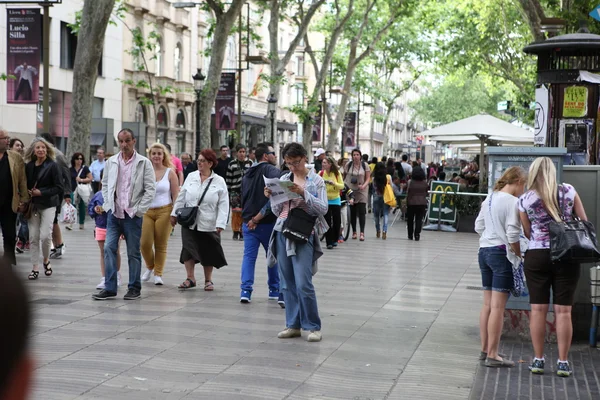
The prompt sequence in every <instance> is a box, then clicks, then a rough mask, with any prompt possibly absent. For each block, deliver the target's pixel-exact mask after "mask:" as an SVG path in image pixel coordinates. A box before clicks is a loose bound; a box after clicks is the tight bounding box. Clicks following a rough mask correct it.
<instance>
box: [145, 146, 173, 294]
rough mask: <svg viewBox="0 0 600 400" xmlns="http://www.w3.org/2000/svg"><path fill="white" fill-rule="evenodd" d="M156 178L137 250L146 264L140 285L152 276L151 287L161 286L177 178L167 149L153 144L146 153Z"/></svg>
mask: <svg viewBox="0 0 600 400" xmlns="http://www.w3.org/2000/svg"><path fill="white" fill-rule="evenodd" d="M148 154H150V161H151V162H152V167H153V168H154V176H155V178H156V195H155V196H154V200H152V205H150V209H149V210H148V211H147V212H146V214H145V215H144V220H143V222H142V237H141V240H140V250H141V252H142V257H144V261H145V262H146V271H145V272H144V275H142V281H143V282H147V281H149V280H150V279H151V278H152V275H154V284H155V285H162V284H164V282H163V280H162V275H163V270H164V268H165V262H166V260H167V245H168V243H169V235H170V234H171V230H172V227H171V211H173V203H174V202H175V200H176V199H177V196H178V195H179V178H178V177H177V174H176V173H175V169H174V167H173V165H172V164H171V156H170V154H169V151H168V150H167V148H166V147H165V146H164V145H162V144H160V143H155V144H153V145H152V146H150V149H148Z"/></svg>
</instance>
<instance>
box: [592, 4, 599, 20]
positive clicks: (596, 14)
mask: <svg viewBox="0 0 600 400" xmlns="http://www.w3.org/2000/svg"><path fill="white" fill-rule="evenodd" d="M590 17H592V18H594V19H595V20H596V21H600V6H596V8H594V9H593V10H592V12H591V13H590Z"/></svg>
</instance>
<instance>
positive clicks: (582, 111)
mask: <svg viewBox="0 0 600 400" xmlns="http://www.w3.org/2000/svg"><path fill="white" fill-rule="evenodd" d="M587 103H588V88H587V87H585V86H569V87H566V88H565V95H564V100H563V118H583V117H585V116H586V115H587V112H588V104H587Z"/></svg>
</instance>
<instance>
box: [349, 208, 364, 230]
mask: <svg viewBox="0 0 600 400" xmlns="http://www.w3.org/2000/svg"><path fill="white" fill-rule="evenodd" d="M357 213H358V223H359V224H360V232H361V233H364V232H365V221H366V219H367V204H366V203H355V204H354V205H353V206H350V224H351V225H352V233H356V214H357Z"/></svg>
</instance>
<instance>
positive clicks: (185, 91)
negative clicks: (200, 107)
mask: <svg viewBox="0 0 600 400" xmlns="http://www.w3.org/2000/svg"><path fill="white" fill-rule="evenodd" d="M175 99H176V100H177V104H178V105H179V106H183V105H188V104H192V103H194V102H195V101H196V93H195V92H194V85H193V84H191V83H189V82H183V81H177V82H175Z"/></svg>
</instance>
